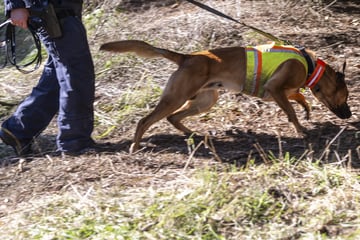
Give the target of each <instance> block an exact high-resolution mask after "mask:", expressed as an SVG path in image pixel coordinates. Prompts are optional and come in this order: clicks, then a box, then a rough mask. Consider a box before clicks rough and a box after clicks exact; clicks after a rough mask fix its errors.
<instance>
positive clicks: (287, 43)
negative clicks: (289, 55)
mask: <svg viewBox="0 0 360 240" xmlns="http://www.w3.org/2000/svg"><path fill="white" fill-rule="evenodd" d="M186 1H188V2H189V3H192V4H194V5H196V6H198V7H200V8H202V9H204V10H206V11H208V12H211V13H213V14H215V15H218V16H220V17H223V18H226V19H228V20H231V21H233V22H236V23H238V24H241V25H243V26H244V27H247V28H250V29H252V30H253V31H255V32H257V33H260V34H261V35H263V36H265V37H267V38H269V39H271V40H273V41H275V42H276V43H280V44H284V45H293V44H292V43H291V42H290V41H288V40H282V39H280V38H278V37H275V36H274V35H272V34H270V33H267V32H264V31H262V30H260V29H258V28H256V27H253V26H250V25H247V24H245V23H243V22H240V21H238V20H236V19H234V18H232V17H230V16H228V15H226V14H224V13H222V12H220V11H218V10H216V9H214V8H212V7H209V6H207V5H205V4H203V3H200V2H198V1H195V0H186Z"/></svg>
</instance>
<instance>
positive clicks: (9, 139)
mask: <svg viewBox="0 0 360 240" xmlns="http://www.w3.org/2000/svg"><path fill="white" fill-rule="evenodd" d="M0 138H1V140H2V141H3V142H4V143H5V144H6V145H9V146H11V147H12V148H13V149H14V152H15V154H16V155H18V156H24V155H29V154H31V153H32V150H31V142H26V143H25V142H21V141H20V140H19V139H18V138H17V137H15V135H14V134H12V133H11V132H10V131H9V130H7V129H6V128H1V130H0Z"/></svg>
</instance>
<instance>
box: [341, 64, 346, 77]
mask: <svg viewBox="0 0 360 240" xmlns="http://www.w3.org/2000/svg"><path fill="white" fill-rule="evenodd" d="M345 69H346V60H345V61H344V64H343V69H342V73H343V74H344V75H345Z"/></svg>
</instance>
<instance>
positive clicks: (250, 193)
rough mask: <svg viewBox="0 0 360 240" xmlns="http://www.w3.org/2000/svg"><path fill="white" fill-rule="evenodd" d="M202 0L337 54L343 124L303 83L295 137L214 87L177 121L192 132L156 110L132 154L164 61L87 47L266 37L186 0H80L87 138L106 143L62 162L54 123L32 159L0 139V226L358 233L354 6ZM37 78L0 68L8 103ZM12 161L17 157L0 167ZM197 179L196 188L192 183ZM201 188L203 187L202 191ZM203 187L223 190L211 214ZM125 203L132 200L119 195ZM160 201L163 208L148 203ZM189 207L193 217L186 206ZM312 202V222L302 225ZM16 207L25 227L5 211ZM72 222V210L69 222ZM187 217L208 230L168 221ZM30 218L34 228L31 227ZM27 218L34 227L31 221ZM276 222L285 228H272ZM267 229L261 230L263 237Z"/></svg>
mask: <svg viewBox="0 0 360 240" xmlns="http://www.w3.org/2000/svg"><path fill="white" fill-rule="evenodd" d="M85 2H86V1H85ZM203 2H204V3H206V4H209V5H211V6H212V7H215V8H217V9H219V10H220V11H223V12H225V13H226V14H229V15H231V16H233V17H235V18H237V19H241V20H242V21H244V22H246V23H247V24H250V25H253V26H255V27H258V28H261V29H263V30H265V31H268V32H270V33H272V34H274V35H276V36H279V37H281V38H285V39H289V40H291V41H292V42H294V43H297V44H301V45H305V46H307V47H309V48H311V49H314V50H316V51H317V53H318V55H319V56H321V57H322V58H323V59H324V60H325V61H327V62H329V63H331V65H333V66H341V64H342V62H343V61H344V59H346V60H347V62H348V68H347V70H346V79H347V80H348V82H347V83H348V86H349V90H350V97H349V105H350V106H351V109H352V111H353V117H352V118H351V119H349V120H347V121H343V120H339V119H337V118H336V117H335V116H334V115H333V114H332V113H330V112H329V111H328V110H327V109H326V108H325V107H324V106H322V105H321V104H319V103H318V102H317V101H315V99H314V98H313V97H312V96H311V94H309V92H305V95H306V98H307V100H308V101H309V102H310V104H311V106H312V112H311V120H310V121H309V122H307V121H306V120H305V119H304V118H303V115H304V114H303V113H302V109H300V108H296V111H297V114H298V116H299V117H300V121H301V123H302V124H303V125H304V126H305V127H307V128H308V129H309V132H310V135H309V137H308V138H306V139H302V138H299V137H298V136H296V135H295V132H294V130H293V129H292V126H291V124H289V123H288V122H287V119H286V117H285V115H284V114H283V113H282V111H281V110H280V109H279V108H278V107H277V106H276V104H274V103H265V102H262V101H260V100H259V99H256V98H251V97H247V96H243V95H239V94H233V93H227V92H224V93H223V94H222V97H221V99H220V100H219V102H218V104H217V105H216V107H214V108H213V109H212V110H211V111H210V112H209V113H206V114H203V115H201V116H196V117H193V118H190V119H189V120H187V125H188V126H189V127H190V128H191V129H193V130H194V131H196V132H199V133H200V134H199V135H197V136H194V137H193V138H192V139H191V140H192V142H191V141H190V142H189V141H187V140H186V138H185V137H184V136H182V135H181V134H180V133H179V132H178V131H177V130H175V129H174V128H173V127H172V126H170V124H168V123H167V122H166V121H165V120H164V121H161V122H160V123H158V124H156V125H154V126H153V127H152V128H151V129H150V130H149V132H147V134H146V136H145V139H144V142H146V147H144V149H143V150H142V151H141V152H140V153H138V154H135V155H129V154H128V153H127V151H128V148H129V146H130V143H131V139H132V136H133V133H134V129H135V127H136V123H137V122H138V120H139V119H140V118H142V117H143V116H145V115H146V114H147V113H148V112H149V111H151V109H152V108H153V107H154V105H155V104H156V102H157V100H158V97H159V96H160V94H161V89H162V88H163V87H164V85H165V83H166V81H167V79H168V77H169V75H170V74H171V72H172V71H173V70H174V69H175V67H176V66H174V65H173V64H171V63H169V62H166V61H164V60H147V59H142V58H137V57H134V56H131V55H115V54H108V53H102V52H99V51H98V48H99V46H100V44H102V43H104V42H106V41H111V40H117V39H141V40H145V41H148V42H150V43H152V44H154V45H156V46H159V47H164V48H168V49H172V50H175V51H181V52H192V51H196V50H201V49H207V48H216V47H226V46H238V45H254V44H258V43H264V42H266V41H267V40H266V39H265V38H263V37H262V36H259V35H257V34H254V33H253V32H252V31H250V30H248V29H246V28H244V27H242V26H239V25H236V24H233V23H231V22H229V21H227V20H223V19H221V18H218V17H215V16H213V15H211V14H209V13H207V12H204V11H202V10H200V9H198V8H196V7H194V6H192V5H190V4H188V3H185V2H184V1H131V0H129V1H107V0H106V1H87V3H86V4H88V5H86V6H87V9H86V15H85V16H84V21H85V22H86V25H87V28H88V33H89V40H90V44H91V48H92V52H93V56H94V61H95V64H96V73H97V83H96V90H97V93H96V94H97V98H96V102H95V108H96V113H95V114H96V126H95V132H94V138H95V139H96V140H97V141H99V142H101V143H107V145H106V146H107V148H106V151H104V152H100V153H97V154H89V155H84V156H80V157H73V158H71V157H68V158H66V159H62V158H60V157H58V156H54V155H52V151H53V150H54V148H55V144H54V139H55V135H56V131H57V130H56V125H55V122H53V123H52V124H51V126H49V128H48V129H47V130H46V131H45V132H44V134H43V135H42V136H40V137H39V139H37V141H36V144H35V148H36V150H37V151H38V153H39V154H38V155H37V156H35V157H33V158H29V159H24V160H21V161H20V162H16V161H17V160H18V159H17V158H15V156H14V155H13V154H12V152H11V149H9V148H8V147H7V146H5V145H3V144H2V143H1V144H0V149H1V153H0V157H1V158H2V163H3V164H2V167H0V202H1V204H0V229H6V231H7V232H8V233H9V236H15V237H14V238H15V239H16V238H17V235H14V234H13V232H12V231H13V229H19V231H18V232H17V233H18V234H19V235H18V238H17V239H21V236H22V237H24V235H21V234H25V233H26V232H31V234H33V235H29V236H36V231H37V230H39V232H40V233H41V234H45V233H46V234H49V235H50V236H53V237H54V236H55V235H51V234H54V232H52V231H51V228H54V227H55V226H63V227H59V228H58V230H57V232H58V233H60V234H64V235H58V236H57V237H58V238H60V239H61V238H65V237H64V236H67V235H66V234H68V235H69V236H71V234H75V235H73V237H77V238H86V237H88V238H98V239H103V238H105V237H102V236H106V235H101V234H100V233H102V234H106V233H107V234H110V233H109V232H106V231H105V230H104V231H103V232H101V231H100V230H98V231H97V230H96V227H94V228H91V229H90V230H91V231H89V232H88V233H89V234H90V235H89V236H87V235H86V236H85V235H84V236H81V235H80V236H79V235H76V234H80V233H81V231H82V230H84V228H85V227H86V226H96V225H97V226H100V227H102V226H103V225H102V223H104V222H105V223H106V222H107V223H109V224H110V225H111V226H112V227H114V228H115V229H118V228H116V227H115V226H116V225H120V226H122V227H123V225H121V224H120V223H119V221H122V220H119V219H121V218H124V219H126V220H124V221H125V223H124V224H125V225H126V224H127V226H130V225H131V224H133V226H134V228H126V227H123V228H124V229H128V230H127V231H125V230H124V231H125V232H124V231H123V232H121V231H120V230H119V231H118V230H116V231H115V230H114V231H113V232H112V233H113V234H115V235H116V236H123V237H124V238H126V236H139V238H141V237H143V238H148V239H151V238H155V239H161V238H162V239H169V238H174V239H175V238H176V237H178V238H183V239H199V238H201V236H202V237H204V236H205V235H206V234H209V235H208V236H209V239H216V238H218V239H221V237H224V238H225V239H238V237H239V236H243V235H246V236H249V238H248V239H254V238H263V239H271V238H272V239H278V237H281V236H283V237H289V238H292V239H299V238H306V237H307V236H308V237H310V236H313V237H314V236H320V235H322V234H325V236H328V237H329V238H336V237H337V236H340V238H341V237H342V236H350V235H351V234H355V235H356V234H357V235H356V236H358V234H359V233H358V232H357V229H358V224H359V221H358V220H359V215H358V212H359V207H358V206H357V205H358V203H357V200H356V199H357V198H358V195H357V194H358V186H357V185H358V183H357V180H356V179H357V171H358V170H357V168H358V167H359V166H360V140H359V139H360V133H359V131H360V121H359V118H360V109H359V104H358V103H359V101H360V99H359V98H360V95H359V92H360V87H359V81H360V57H359V52H360V49H359V46H360V44H359V39H360V36H359V26H360V20H359V8H360V7H359V4H358V3H357V2H356V1H333V2H330V1H328V2H327V1H320V2H317V3H315V4H314V3H311V2H310V1H307V0H306V1H305V0H304V1H271V0H267V1H235V0H234V1H233V0H226V1H213V0H208V1H203ZM38 74H39V72H37V73H34V74H32V75H26V76H25V80H21V81H20V78H21V79H22V78H23V77H24V76H23V75H19V74H17V73H15V72H14V71H13V70H11V69H6V70H5V72H4V71H2V72H1V78H2V83H1V89H0V99H1V100H3V99H7V100H9V99H17V100H18V101H19V100H20V99H21V98H22V97H24V96H25V95H26V94H27V93H28V92H29V91H30V89H31V87H32V84H34V83H35V82H36V80H37V75H38ZM7 114H9V109H7V112H6V113H4V112H2V113H1V116H2V118H4V117H5V116H6V115H7ZM204 136H206V137H204ZM278 160H281V161H280V162H278ZM13 161H15V162H16V163H15V164H8V163H11V162H13ZM282 161H283V162H285V163H282ZM203 169H207V170H206V171H205V172H203V171H202V170H203ZM270 172H271V173H270ZM197 174H199V175H201V177H198V175H197ZM209 179H210V180H209ZM207 180H209V181H208V182H207V183H206V184H204V185H202V184H199V185H196V184H197V183H199V182H204V181H205V182H206V181H207ZM266 183H268V184H266ZM224 186H226V187H224ZM222 187H224V188H222ZM207 188H208V189H211V190H209V192H206V189H207ZM204 189H205V190H204ZM219 190H223V191H224V193H227V194H229V196H228V198H226V197H224V198H217V197H218V195H217V194H218V193H219ZM206 194H208V195H206ZM45 195H46V196H48V198H47V199H44V196H45ZM206 196H208V197H210V199H213V200H214V201H215V203H218V202H216V201H221V200H224V199H225V200H224V201H225V204H224V205H223V206H222V207H221V206H219V205H216V206H213V207H214V208H213V210H214V211H210V210H209V209H208V208H202V207H204V205H206V204H204V201H205V203H209V202H206V198H205V197H206ZM230 198H233V199H230ZM245 199H247V200H248V201H245ZM260 200H263V201H264V202H262V203H261V204H264V205H261V204H260V202H259V201H260ZM133 201H134V202H135V203H136V204H135V205H130V202H133ZM242 201H244V204H245V203H249V204H250V203H256V202H257V203H259V205H258V206H261V207H263V208H261V209H256V207H255V206H256V205H252V204H250V205H248V206H245V205H241V204H242ZM329 202H331V204H329V205H328V203H329ZM161 204H163V206H164V209H165V210H166V211H162V209H161V208H160V207H159V208H155V207H154V206H159V205H161ZM177 204H178V205H177ZM191 204H193V205H191ZM209 205H210V203H209ZM177 206H181V208H180V207H179V209H182V210H183V211H182V212H181V213H179V212H176V211H175V208H176V207H177ZM191 206H194V207H195V210H194V209H193V208H191ZM236 206H238V207H236ZM127 207H128V208H129V209H128V211H125V210H126V209H125V210H124V208H127ZM232 207H234V208H232ZM242 207H243V208H242ZM317 207H318V208H317ZM26 209H28V211H27V210H26ZM49 209H50V210H49ZM81 209H83V211H81ZM196 209H197V210H199V209H200V210H201V211H200V210H199V211H196ZM239 209H240V210H241V211H243V212H241V211H240V210H239ZM179 211H180V210H179ZM194 211H195V213H196V214H197V215H196V214H195V215H191V213H192V212H194ZM206 211H208V212H206ZM311 211H313V212H316V215H317V216H319V218H318V219H316V220H314V221H311V219H312V217H311V216H312V215H311V214H313V212H311ZM46 212H47V213H46ZM91 212H93V213H94V214H91ZM111 212H112V213H114V214H111ZM21 213H25V217H24V216H23V215H22V214H21ZM60 213H64V214H65V213H66V214H65V215H62V214H60ZM67 213H68V215H67ZM81 213H84V214H81ZM146 213H148V215H146ZM170 213H171V214H170ZM207 213H208V214H209V215H206V214H207ZM237 213H239V215H236V214H237ZM240 213H241V214H240ZM303 213H306V214H303ZM173 214H174V215H175V216H178V217H177V218H176V217H173V216H174V215H173ZM176 214H178V215H176ZM204 214H205V215H204ZM276 214H278V215H276ZM19 216H21V218H20V219H21V221H24V222H25V223H26V224H24V225H22V223H21V221H18V220H16V219H17V217H19ZM69 216H70V217H71V218H68V217H69ZM100 216H108V217H104V218H101V217H100ZM157 216H159V217H158V218H157ZM185 217H188V218H185ZM199 217H200V219H201V220H202V221H200V220H199ZM52 218H58V219H59V221H53V220H52ZM111 218H113V219H115V220H114V221H113V220H111ZM65 219H66V221H68V220H69V219H72V220H71V221H69V224H68V225H67V226H65V225H62V224H64V222H65ZM76 219H81V224H80V226H79V225H78V223H77V222H76V221H75V220H76ZM99 219H100V220H99ZM164 219H171V221H169V223H168V224H165V222H161V220H162V221H164ZM82 220H84V221H82ZM180 220H181V221H180ZM126 221H127V222H126ZM159 221H160V223H159ZM197 221H199V224H200V225H198V226H197V227H199V228H201V227H203V228H206V231H204V232H206V234H203V235H201V234H202V233H204V232H201V231H200V230H199V229H197V230H194V232H192V234H191V233H189V232H188V231H187V230H186V228H181V225H178V224H180V223H182V222H184V225H182V226H184V227H188V225H189V223H191V222H192V223H194V222H197ZM39 222H40V223H41V224H40V225H41V226H42V227H39V228H37V227H36V225H37V223H39ZM5 223H7V224H5ZM8 223H9V224H8ZM87 223H88V224H87ZM343 223H344V224H343ZM201 224H203V225H201ZM6 225H9V228H6ZM25 225H28V226H29V227H28V228H27V227H26V226H25ZM40 225H39V226H40ZM104 225H106V224H104ZM125 225H124V226H125ZM205 226H206V227H205ZM31 228H33V231H29V229H31ZM167 228H168V229H171V230H174V231H173V232H177V230H178V232H179V235H178V236H174V235H170V233H168V232H162V231H165V230H164V229H167ZM36 229H37V230H36ZM44 229H47V230H46V231H45V230H44ZM86 229H88V228H86ZM94 229H95V230H94ZM104 229H105V227H104ZM180 229H181V231H180ZM251 229H256V231H257V232H256V231H254V232H251ZM276 229H284V230H283V232H281V233H279V232H276ZM140 230H141V231H140ZM47 231H48V232H47ZM183 231H184V232H183ZM261 231H264V232H261ZM1 232H4V231H3V230H1ZM69 232H71V234H70V233H69ZM140 232H142V233H140ZM190 232H191V231H190ZM211 232H213V234H214V235H211ZM266 232H268V233H269V234H268V235H264V234H265V233H266ZM156 233H159V234H158V235H156ZM180 233H181V234H183V235H180ZM256 233H259V235H256ZM126 234H129V235H126ZM131 234H133V235H131ZM134 234H135V235H134ZM136 234H144V235H136ZM241 234H242V235H241ZM261 234H263V235H261ZM29 236H28V237H29ZM43 236H46V235H43ZM107 236H111V235H107ZM25 237H26V236H25ZM204 238H205V237H204Z"/></svg>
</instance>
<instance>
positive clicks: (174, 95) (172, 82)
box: [130, 68, 207, 153]
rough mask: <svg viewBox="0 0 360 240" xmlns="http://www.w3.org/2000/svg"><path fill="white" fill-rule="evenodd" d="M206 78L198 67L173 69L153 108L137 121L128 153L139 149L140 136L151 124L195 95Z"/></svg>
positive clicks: (169, 113)
mask: <svg viewBox="0 0 360 240" xmlns="http://www.w3.org/2000/svg"><path fill="white" fill-rule="evenodd" d="M206 79H207V76H206V74H204V73H202V72H201V71H200V70H199V68H198V69H197V71H196V72H194V69H193V68H182V69H181V68H180V69H178V70H177V71H175V72H174V73H173V74H172V76H171V77H170V79H169V81H168V83H167V85H166V87H165V89H164V91H163V94H162V96H161V99H160V101H159V103H158V104H157V106H156V107H155V109H154V110H153V111H152V112H151V113H150V114H149V115H147V116H146V117H144V118H143V119H141V120H140V121H139V123H138V125H137V128H136V132H135V136H134V142H133V144H132V145H131V147H130V153H133V152H135V151H137V150H138V149H139V146H140V140H141V138H142V136H143V135H144V133H145V131H146V130H147V129H148V128H149V127H150V126H151V125H152V124H154V123H156V122H158V121H160V120H161V119H163V118H165V117H167V116H169V115H171V114H172V113H173V112H175V111H177V110H178V109H179V108H181V106H183V105H184V104H185V102H186V101H187V100H189V99H190V98H191V97H192V96H194V95H196V93H197V92H198V91H199V89H200V88H201V87H202V86H203V85H204V83H205V82H206ZM190 83H191V84H190Z"/></svg>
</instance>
